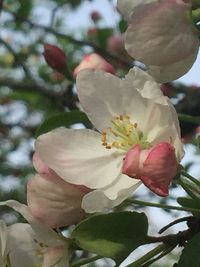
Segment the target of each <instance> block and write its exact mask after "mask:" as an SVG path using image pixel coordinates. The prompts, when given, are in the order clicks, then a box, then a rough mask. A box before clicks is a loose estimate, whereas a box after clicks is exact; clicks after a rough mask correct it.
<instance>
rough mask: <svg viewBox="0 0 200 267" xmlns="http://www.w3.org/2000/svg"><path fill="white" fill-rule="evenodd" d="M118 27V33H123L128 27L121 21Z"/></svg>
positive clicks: (124, 21)
mask: <svg viewBox="0 0 200 267" xmlns="http://www.w3.org/2000/svg"><path fill="white" fill-rule="evenodd" d="M118 27H119V30H120V32H121V33H124V32H125V31H126V29H127V27H128V26H127V22H126V20H124V19H121V20H120V22H119V24H118Z"/></svg>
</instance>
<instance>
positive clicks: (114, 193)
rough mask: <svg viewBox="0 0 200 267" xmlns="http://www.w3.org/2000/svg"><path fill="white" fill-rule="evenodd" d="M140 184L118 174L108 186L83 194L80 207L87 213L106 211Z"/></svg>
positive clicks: (119, 202) (120, 201)
mask: <svg viewBox="0 0 200 267" xmlns="http://www.w3.org/2000/svg"><path fill="white" fill-rule="evenodd" d="M140 184H141V182H140V181H138V180H136V179H132V178H129V177H127V176H126V175H123V174H120V175H119V177H118V178H117V179H116V181H115V182H113V184H111V185H110V186H108V187H106V188H103V189H101V190H94V191H92V192H90V193H88V194H87V195H85V196H84V197H83V202H82V208H83V209H84V210H85V211H86V212H88V213H93V212H103V211H106V210H108V209H110V208H113V207H115V206H117V205H119V204H121V203H122V202H123V201H124V200H125V199H126V198H128V197H129V196H130V195H131V193H133V192H134V191H135V190H136V189H137V188H138V186H139V185H140Z"/></svg>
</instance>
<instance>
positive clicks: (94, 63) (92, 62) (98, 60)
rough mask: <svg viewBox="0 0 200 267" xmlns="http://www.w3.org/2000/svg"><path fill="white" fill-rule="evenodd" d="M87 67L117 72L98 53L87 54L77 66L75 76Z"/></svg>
mask: <svg viewBox="0 0 200 267" xmlns="http://www.w3.org/2000/svg"><path fill="white" fill-rule="evenodd" d="M85 69H99V70H103V71H105V72H110V73H112V74H115V73H116V70H115V69H114V67H113V66H112V65H111V64H110V63H108V62H107V61H106V60H105V59H104V58H102V57H101V56H100V55H98V54H96V53H93V54H90V55H87V56H85V57H84V58H83V60H82V61H81V63H80V64H79V65H78V66H77V67H76V68H75V70H74V72H73V76H74V77H76V76H77V75H78V73H79V72H80V71H81V70H85Z"/></svg>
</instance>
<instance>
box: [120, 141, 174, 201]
mask: <svg viewBox="0 0 200 267" xmlns="http://www.w3.org/2000/svg"><path fill="white" fill-rule="evenodd" d="M122 172H123V173H124V174H126V175H128V176H130V177H132V178H136V179H140V180H141V181H142V182H143V183H144V184H145V185H146V186H147V187H148V188H149V189H150V190H151V191H153V192H154V193H156V194H157V195H159V196H162V197H165V196H167V195H168V187H169V185H170V183H171V181H172V179H173V177H174V176H175V175H176V173H177V161H176V156H175V150H174V147H173V146H172V145H170V144H169V143H167V142H161V143H159V144H157V145H154V146H153V147H152V148H150V149H145V150H142V149H141V147H140V145H136V146H134V147H133V148H131V149H130V150H129V151H128V152H127V153H126V156H125V160H124V164H123V169H122Z"/></svg>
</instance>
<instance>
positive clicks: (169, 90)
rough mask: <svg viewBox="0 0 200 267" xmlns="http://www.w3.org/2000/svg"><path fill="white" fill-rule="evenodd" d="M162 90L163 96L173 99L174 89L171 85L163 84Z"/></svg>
mask: <svg viewBox="0 0 200 267" xmlns="http://www.w3.org/2000/svg"><path fill="white" fill-rule="evenodd" d="M160 89H161V90H162V92H163V95H165V96H168V97H172V96H173V87H172V86H171V84H170V83H163V84H161V85H160Z"/></svg>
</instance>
